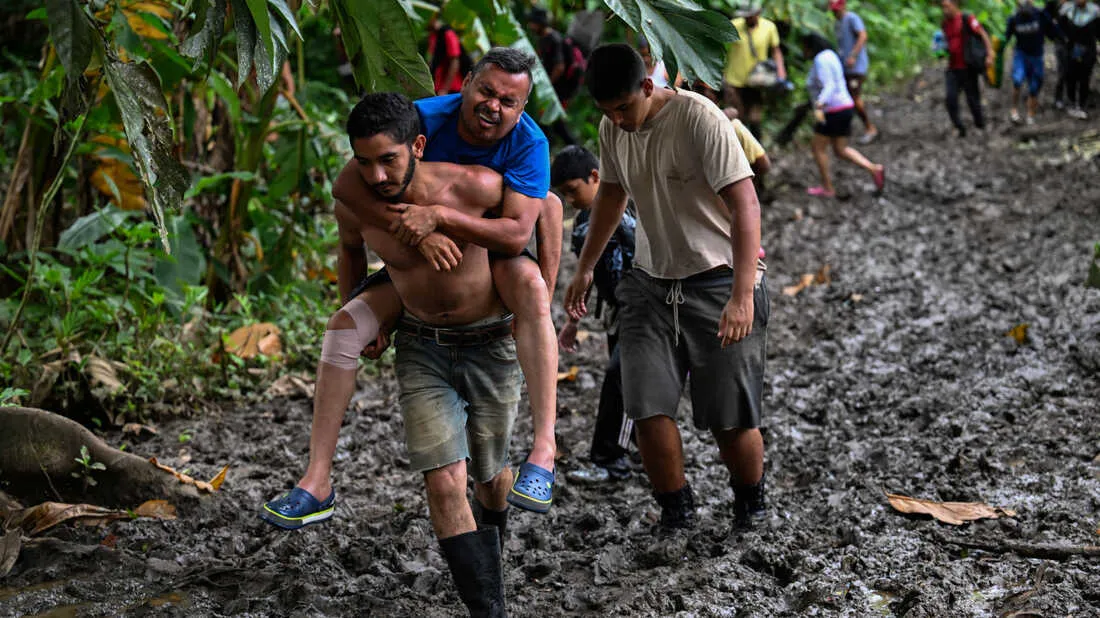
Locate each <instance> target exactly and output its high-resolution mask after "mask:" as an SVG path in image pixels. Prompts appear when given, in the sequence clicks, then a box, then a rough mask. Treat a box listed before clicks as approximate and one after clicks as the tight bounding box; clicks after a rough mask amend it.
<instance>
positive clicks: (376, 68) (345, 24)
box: [330, 0, 435, 99]
mask: <svg viewBox="0 0 1100 618" xmlns="http://www.w3.org/2000/svg"><path fill="white" fill-rule="evenodd" d="M330 6H331V8H332V11H333V13H334V14H335V15H336V19H337V20H338V21H339V22H340V31H341V37H342V39H343V41H344V49H345V50H346V51H347V53H348V58H349V59H350V60H351V66H352V71H353V72H354V75H355V81H356V83H358V84H359V87H360V88H362V89H364V90H366V91H368V92H378V91H386V90H396V91H399V92H403V93H405V94H406V95H408V96H409V97H410V98H414V99H417V98H420V97H426V96H431V95H432V94H434V92H435V89H434V87H433V85H432V76H431V73H430V72H429V71H428V65H427V64H426V63H425V62H424V59H423V58H422V57H421V56H420V54H419V53H418V51H417V42H418V40H419V36H418V34H417V32H416V30H415V29H414V28H413V24H412V20H411V19H409V14H408V12H407V11H406V3H403V2H401V1H400V0H371V1H370V2H365V1H363V0H331V3H330Z"/></svg>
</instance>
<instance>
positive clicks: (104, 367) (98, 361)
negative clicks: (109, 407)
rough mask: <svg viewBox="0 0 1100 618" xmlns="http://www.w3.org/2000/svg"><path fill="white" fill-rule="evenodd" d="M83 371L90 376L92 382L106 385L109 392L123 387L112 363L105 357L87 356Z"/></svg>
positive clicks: (114, 391) (115, 391)
mask: <svg viewBox="0 0 1100 618" xmlns="http://www.w3.org/2000/svg"><path fill="white" fill-rule="evenodd" d="M84 371H85V372H86V373H87V374H88V375H89V376H90V377H91V379H92V384H95V385H99V386H105V387H107V391H108V392H109V393H112V394H113V393H117V392H118V391H120V390H122V388H123V385H122V381H121V380H119V379H118V371H116V370H115V365H114V363H112V362H111V361H109V360H107V359H105V358H100V357H98V356H89V357H88V358H87V359H86V360H85V363H84Z"/></svg>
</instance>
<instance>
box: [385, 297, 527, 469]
mask: <svg viewBox="0 0 1100 618" xmlns="http://www.w3.org/2000/svg"><path fill="white" fill-rule="evenodd" d="M403 319H404V320H410V318H409V317H408V316H407V315H406V317H405V318H403ZM500 319H501V318H500V317H492V318H489V319H486V320H481V321H479V322H475V323H473V324H470V325H467V326H466V327H457V328H456V330H461V328H471V327H484V326H486V325H488V324H491V323H493V322H498V321H500ZM394 346H395V347H396V350H397V360H396V370H397V382H398V385H399V386H400V388H401V398H400V403H401V415H402V418H403V419H404V421H405V445H406V447H407V448H408V452H409V465H410V467H412V469H414V470H416V471H417V472H427V471H429V470H435V469H437V468H441V467H443V466H445V465H447V464H451V463H454V462H456V461H463V460H467V459H468V460H469V465H468V467H467V473H468V474H469V476H470V477H471V478H473V479H474V480H475V481H477V482H479V483H486V482H488V481H490V480H492V479H493V477H495V476H496V475H497V474H498V473H500V471H501V470H502V469H504V467H505V465H507V463H508V444H509V442H510V441H511V438H512V424H513V423H514V422H515V420H516V411H517V410H518V408H519V400H520V386H521V383H522V379H523V378H522V375H523V374H522V373H521V372H520V368H519V362H518V361H517V360H516V342H515V340H514V339H512V338H511V337H505V338H502V339H498V340H496V341H493V342H490V343H486V344H481V345H471V346H461V347H459V346H443V345H439V344H437V343H435V342H434V341H430V340H428V339H424V338H421V337H417V336H415V335H410V334H408V333H403V332H398V333H397V335H396V337H395V339H394Z"/></svg>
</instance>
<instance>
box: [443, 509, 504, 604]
mask: <svg viewBox="0 0 1100 618" xmlns="http://www.w3.org/2000/svg"><path fill="white" fill-rule="evenodd" d="M439 547H440V548H441V549H442V550H443V557H444V558H446V559H447V566H448V567H450V569H451V576H452V577H454V580H455V587H457V588H458V596H459V597H460V598H461V599H462V602H463V603H465V604H466V608H467V609H469V610H470V617H471V618H508V613H507V612H506V611H505V610H504V570H503V568H502V567H501V564H500V542H499V540H498V536H497V531H496V530H491V529H488V528H486V529H485V530H477V531H474V532H467V533H465V534H460V535H458V536H452V537H450V538H446V539H440V540H439Z"/></svg>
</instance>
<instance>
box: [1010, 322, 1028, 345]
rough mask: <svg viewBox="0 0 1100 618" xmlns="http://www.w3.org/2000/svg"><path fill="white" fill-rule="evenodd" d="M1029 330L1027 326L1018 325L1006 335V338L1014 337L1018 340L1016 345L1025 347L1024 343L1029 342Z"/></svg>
mask: <svg viewBox="0 0 1100 618" xmlns="http://www.w3.org/2000/svg"><path fill="white" fill-rule="evenodd" d="M1028 328H1029V326H1028V325H1027V324H1017V325H1016V326H1013V327H1012V329H1011V330H1009V331H1008V332H1007V333H1005V336H1006V337H1012V338H1013V339H1015V340H1016V343H1018V344H1020V345H1023V344H1024V342H1025V341H1027V329H1028Z"/></svg>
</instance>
